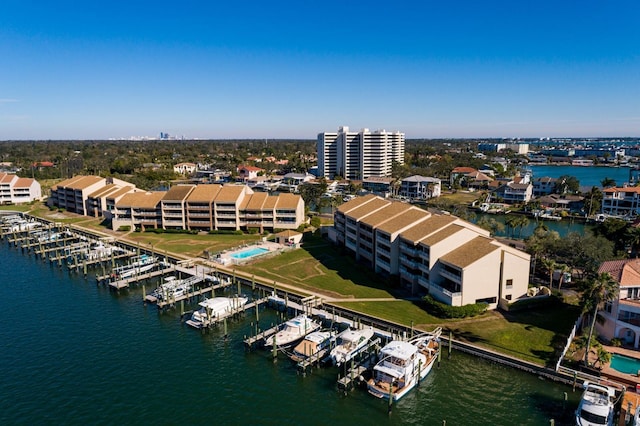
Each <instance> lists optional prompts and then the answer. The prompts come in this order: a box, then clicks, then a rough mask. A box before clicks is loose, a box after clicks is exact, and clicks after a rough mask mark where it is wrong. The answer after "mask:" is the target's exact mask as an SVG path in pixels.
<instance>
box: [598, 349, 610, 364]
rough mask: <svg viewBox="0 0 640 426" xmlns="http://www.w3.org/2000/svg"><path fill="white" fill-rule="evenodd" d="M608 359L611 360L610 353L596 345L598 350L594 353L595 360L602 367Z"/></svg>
mask: <svg viewBox="0 0 640 426" xmlns="http://www.w3.org/2000/svg"><path fill="white" fill-rule="evenodd" d="M609 361H611V354H610V353H609V352H607V350H606V349H605V348H603V347H602V346H598V352H597V354H596V362H597V363H598V364H600V367H603V366H604V365H605V364H607V363H608V362H609Z"/></svg>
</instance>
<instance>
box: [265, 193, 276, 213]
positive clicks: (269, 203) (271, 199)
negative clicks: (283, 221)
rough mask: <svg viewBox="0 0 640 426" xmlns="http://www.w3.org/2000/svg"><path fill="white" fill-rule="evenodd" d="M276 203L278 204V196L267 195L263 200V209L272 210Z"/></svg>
mask: <svg viewBox="0 0 640 426" xmlns="http://www.w3.org/2000/svg"><path fill="white" fill-rule="evenodd" d="M276 204H278V196H276V195H269V196H268V197H267V199H266V200H265V201H264V204H263V205H262V209H263V210H273V209H275V208H276Z"/></svg>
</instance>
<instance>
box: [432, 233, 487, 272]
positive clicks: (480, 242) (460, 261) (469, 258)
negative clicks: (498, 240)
mask: <svg viewBox="0 0 640 426" xmlns="http://www.w3.org/2000/svg"><path fill="white" fill-rule="evenodd" d="M498 249H499V246H498V245H497V244H495V243H494V242H493V240H492V239H491V238H487V237H476V238H474V239H473V240H471V241H469V242H468V243H465V244H463V245H461V246H460V247H458V248H456V249H454V250H452V251H450V252H449V253H447V254H445V255H444V256H442V257H440V260H441V261H443V262H446V263H449V264H451V265H454V266H457V267H459V268H461V269H464V268H466V267H467V266H469V265H471V264H472V263H474V262H476V261H478V260H480V259H482V258H483V257H485V256H486V255H488V254H489V253H492V252H494V251H496V250H498Z"/></svg>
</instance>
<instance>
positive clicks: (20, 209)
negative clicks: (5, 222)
mask: <svg viewBox="0 0 640 426" xmlns="http://www.w3.org/2000/svg"><path fill="white" fill-rule="evenodd" d="M30 208H31V206H30V205H28V204H16V205H13V204H11V205H1V206H0V210H9V211H16V212H26V211H29V209H30Z"/></svg>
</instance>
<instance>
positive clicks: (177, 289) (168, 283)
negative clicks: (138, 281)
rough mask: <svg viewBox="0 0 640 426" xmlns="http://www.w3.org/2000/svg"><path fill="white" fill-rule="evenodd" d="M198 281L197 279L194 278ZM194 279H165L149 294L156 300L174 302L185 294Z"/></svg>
mask: <svg viewBox="0 0 640 426" xmlns="http://www.w3.org/2000/svg"><path fill="white" fill-rule="evenodd" d="M195 279H198V277H195ZM194 281H195V280H194V277H189V278H187V279H184V280H179V279H177V278H176V277H167V278H165V280H164V283H162V284H160V286H158V288H156V289H155V290H154V291H153V293H152V294H151V295H152V296H154V297H155V298H156V299H158V300H166V301H170V300H175V299H177V298H179V297H182V296H184V295H185V294H187V293H188V292H189V291H190V290H191V287H192V286H193V282H194Z"/></svg>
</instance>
